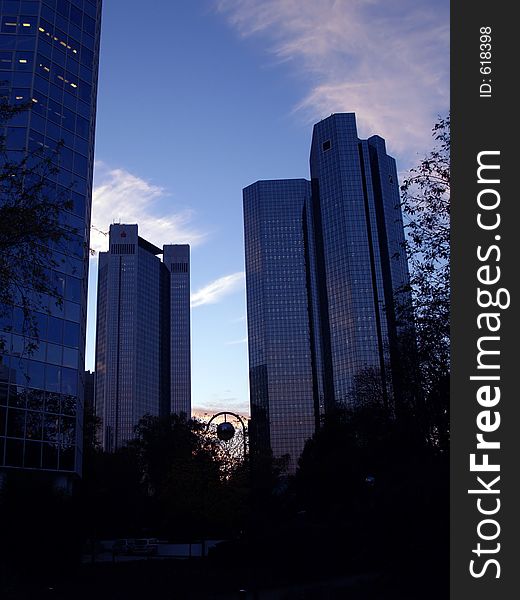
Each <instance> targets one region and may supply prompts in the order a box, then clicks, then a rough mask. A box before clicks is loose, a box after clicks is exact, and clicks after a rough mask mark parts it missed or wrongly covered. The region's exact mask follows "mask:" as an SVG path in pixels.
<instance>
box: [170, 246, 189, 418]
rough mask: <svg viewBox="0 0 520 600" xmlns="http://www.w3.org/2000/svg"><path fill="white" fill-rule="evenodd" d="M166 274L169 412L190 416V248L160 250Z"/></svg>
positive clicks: (175, 247)
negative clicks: (168, 275) (167, 288)
mask: <svg viewBox="0 0 520 600" xmlns="http://www.w3.org/2000/svg"><path fill="white" fill-rule="evenodd" d="M163 262H164V264H165V265H166V268H167V269H168V271H169V273H170V278H169V279H170V287H169V291H170V295H169V297H170V374H169V377H170V412H172V413H177V414H180V413H186V414H187V415H188V416H189V415H190V413H191V356H190V247H189V246H188V245H187V244H176V245H171V246H164V253H163Z"/></svg>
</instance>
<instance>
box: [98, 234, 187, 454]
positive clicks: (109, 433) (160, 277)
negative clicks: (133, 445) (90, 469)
mask: <svg viewBox="0 0 520 600" xmlns="http://www.w3.org/2000/svg"><path fill="white" fill-rule="evenodd" d="M161 254H162V257H163V260H162V261H161V260H160V258H159V255H161ZM190 372H191V369H190V247H189V246H188V245H178V244H176V245H169V246H163V248H162V250H161V249H160V248H158V247H156V246H154V245H153V244H151V243H150V242H148V241H146V240H145V239H143V238H142V237H140V236H139V235H138V229H137V225H111V226H110V233H109V251H108V252H100V254H99V276H98V299H97V329H96V384H95V407H96V413H97V415H98V417H99V418H100V420H101V423H102V431H101V441H102V445H103V448H104V449H105V450H107V451H109V452H110V451H114V450H116V449H117V448H120V447H121V446H122V445H124V443H125V442H127V441H129V440H131V439H133V438H134V437H135V436H134V426H135V425H136V424H137V423H138V421H139V419H140V418H141V417H142V416H143V415H145V414H151V415H160V414H170V413H177V414H180V413H186V414H187V415H188V416H191V376H190Z"/></svg>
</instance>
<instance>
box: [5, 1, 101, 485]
mask: <svg viewBox="0 0 520 600" xmlns="http://www.w3.org/2000/svg"><path fill="white" fill-rule="evenodd" d="M0 18H1V23H0V96H1V97H2V98H3V99H4V101H7V102H9V103H12V104H27V103H30V104H31V110H27V111H24V112H23V113H21V114H20V115H17V117H16V118H15V119H13V120H12V121H11V122H10V123H8V127H7V129H6V131H5V141H6V151H7V156H8V158H11V159H14V160H16V159H17V158H19V157H21V156H23V154H24V153H25V152H27V151H29V152H31V151H33V150H40V149H47V148H55V147H56V145H57V143H58V142H60V141H62V147H61V150H60V152H59V166H60V169H59V172H58V174H57V175H56V176H50V177H49V180H48V182H47V188H46V192H47V193H48V194H59V195H60V196H63V197H69V198H70V199H71V200H72V208H71V209H70V210H65V209H64V210H63V212H62V219H63V223H64V225H68V226H70V227H71V228H73V229H74V230H75V233H74V235H72V236H71V239H70V241H69V242H68V243H67V244H65V245H64V246H63V245H62V246H61V247H60V248H59V250H55V256H56V263H57V265H56V267H55V268H54V269H53V270H52V272H51V274H50V275H51V276H52V277H53V279H54V281H55V282H56V286H57V288H58V289H59V290H60V293H61V295H62V297H63V305H62V306H57V305H56V302H55V301H54V300H53V299H49V302H48V305H47V306H46V307H45V306H42V311H41V312H36V313H35V314H34V318H35V319H36V321H37V323H38V330H39V343H38V344H37V348H36V349H35V350H34V351H32V352H29V350H28V348H29V345H30V344H31V340H29V339H28V338H27V337H26V336H24V334H26V333H27V332H26V330H25V329H24V327H23V311H22V309H21V308H20V307H14V308H13V309H9V310H8V311H7V312H5V311H4V315H5V318H4V319H3V322H2V327H3V329H4V333H3V334H2V337H3V339H4V342H5V343H4V347H3V351H4V355H3V357H2V359H1V361H0V362H1V363H2V366H1V367H0V373H1V379H0V405H1V406H0V417H1V418H0V466H2V467H4V468H6V469H11V468H25V469H39V470H46V471H51V472H53V473H54V474H55V475H56V477H57V478H58V479H59V478H60V477H61V476H63V477H62V479H63V481H65V482H67V481H70V479H71V478H70V476H71V475H73V474H74V473H76V474H80V473H81V463H82V427H83V398H84V362H85V360H84V353H85V324H86V298H87V276H88V248H89V239H90V208H91V197H92V169H93V158H94V130H95V115H96V92H97V75H98V59H99V38H100V26H101V0H71V1H68V0H39V1H33V2H23V1H22V2H18V1H14V2H2V3H1V6H0ZM46 309H48V311H46ZM34 341H35V340H32V342H33V343H34ZM6 374H7V375H6Z"/></svg>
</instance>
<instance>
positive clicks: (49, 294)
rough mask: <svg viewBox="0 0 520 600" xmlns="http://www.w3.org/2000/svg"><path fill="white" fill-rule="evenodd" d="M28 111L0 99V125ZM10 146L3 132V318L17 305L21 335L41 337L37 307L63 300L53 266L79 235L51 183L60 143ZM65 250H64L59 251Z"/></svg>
mask: <svg viewBox="0 0 520 600" xmlns="http://www.w3.org/2000/svg"><path fill="white" fill-rule="evenodd" d="M27 110H30V107H29V106H27V105H20V106H16V105H10V104H7V103H5V102H2V103H0V126H2V127H3V126H5V125H6V124H8V123H9V121H10V120H11V119H12V118H13V117H15V116H16V115H18V114H20V113H21V112H24V111H27ZM8 146H9V144H8V142H7V143H6V138H5V137H4V136H0V156H1V158H0V161H1V164H0V317H6V318H7V320H8V321H9V320H10V312H11V310H12V307H14V306H18V307H19V308H21V311H22V315H23V324H22V331H21V333H24V334H26V335H28V336H30V337H32V338H35V339H37V338H38V334H39V331H38V322H37V318H36V316H35V315H34V311H43V312H46V311H48V310H49V306H50V305H49V302H54V303H56V305H57V306H61V305H62V303H63V296H62V291H61V289H60V282H59V279H58V278H56V276H55V274H54V273H53V269H56V268H59V267H60V266H61V265H62V264H63V263H65V262H66V261H67V257H66V245H67V242H68V241H69V240H70V239H71V236H72V235H73V234H74V233H75V230H74V229H73V228H71V227H68V226H67V225H66V224H65V223H63V218H62V217H63V211H64V210H71V209H72V201H71V200H70V199H69V198H68V196H67V195H66V194H65V193H59V192H58V191H57V187H56V186H55V185H53V183H52V180H53V178H54V176H55V175H56V174H57V173H58V171H59V168H58V159H59V153H60V149H61V144H60V143H58V144H57V145H56V148H54V149H50V148H38V149H33V150H28V151H26V152H23V153H22V152H14V153H13V152H9V151H8V150H7V148H8ZM20 156H21V158H20ZM60 250H61V251H62V252H64V251H65V253H64V254H58V253H57V252H59V251H60ZM0 344H2V345H3V340H2V338H0ZM33 344H34V342H33ZM1 347H2V346H0V348H1ZM32 349H34V347H33V346H31V344H29V346H28V347H27V348H26V350H27V351H28V353H30V352H31V350H32Z"/></svg>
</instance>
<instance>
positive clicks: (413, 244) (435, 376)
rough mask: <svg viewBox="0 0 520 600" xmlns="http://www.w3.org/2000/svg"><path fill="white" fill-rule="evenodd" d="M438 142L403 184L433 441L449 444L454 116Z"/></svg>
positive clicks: (442, 126)
mask: <svg viewBox="0 0 520 600" xmlns="http://www.w3.org/2000/svg"><path fill="white" fill-rule="evenodd" d="M432 131H433V138H434V140H435V143H436V145H435V147H434V148H433V149H432V150H431V152H430V153H429V154H428V155H427V156H426V157H425V158H424V159H423V160H422V161H421V162H420V163H419V165H418V166H417V167H415V168H414V169H412V170H411V171H410V176H409V177H408V178H407V179H405V180H404V182H403V185H402V186H401V192H402V208H403V213H404V217H405V228H406V230H407V234H408V235H407V239H406V242H405V245H406V251H407V254H408V261H409V265H410V289H411V292H412V298H413V309H412V310H413V315H412V314H410V313H409V312H407V311H405V312H401V314H400V315H399V317H400V319H401V320H402V321H403V322H407V321H408V322H409V321H410V320H412V319H413V321H414V323H415V332H414V335H415V337H416V343H417V360H418V367H419V371H420V380H421V386H422V393H423V396H424V400H425V408H426V421H427V427H428V435H429V436H430V440H431V441H432V442H433V443H434V444H436V445H438V446H442V447H446V445H447V441H448V437H449V414H448V400H449V391H448V390H449V374H450V321H449V319H450V262H449V260H450V116H449V115H448V116H447V117H445V118H440V119H439V120H438V122H437V123H436V124H435V126H434V128H433V130H432Z"/></svg>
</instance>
